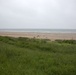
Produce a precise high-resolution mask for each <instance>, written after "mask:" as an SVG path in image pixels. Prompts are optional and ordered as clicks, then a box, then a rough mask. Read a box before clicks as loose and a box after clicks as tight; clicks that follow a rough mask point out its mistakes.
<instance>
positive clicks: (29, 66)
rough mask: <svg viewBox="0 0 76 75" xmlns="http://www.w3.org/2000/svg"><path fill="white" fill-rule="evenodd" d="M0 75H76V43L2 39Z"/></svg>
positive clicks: (73, 41)
mask: <svg viewBox="0 0 76 75" xmlns="http://www.w3.org/2000/svg"><path fill="white" fill-rule="evenodd" d="M0 75H76V41H75V40H56V41H49V40H47V39H44V40H42V39H33V38H32V39H29V38H21V37H20V38H13V37H2V36H0Z"/></svg>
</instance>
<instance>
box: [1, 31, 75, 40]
mask: <svg viewBox="0 0 76 75" xmlns="http://www.w3.org/2000/svg"><path fill="white" fill-rule="evenodd" d="M0 36H10V37H28V38H38V39H50V40H57V39H60V40H76V33H37V32H36V33H34V32H0Z"/></svg>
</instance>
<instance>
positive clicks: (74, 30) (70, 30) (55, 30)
mask: <svg viewBox="0 0 76 75" xmlns="http://www.w3.org/2000/svg"><path fill="white" fill-rule="evenodd" d="M0 32H38V33H76V29H0Z"/></svg>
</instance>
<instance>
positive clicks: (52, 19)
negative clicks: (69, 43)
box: [0, 0, 76, 29]
mask: <svg viewBox="0 0 76 75" xmlns="http://www.w3.org/2000/svg"><path fill="white" fill-rule="evenodd" d="M0 28H69V29H70V28H72V29H73V28H74V29H76V0H0Z"/></svg>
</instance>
